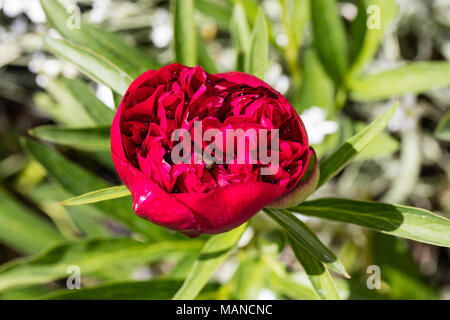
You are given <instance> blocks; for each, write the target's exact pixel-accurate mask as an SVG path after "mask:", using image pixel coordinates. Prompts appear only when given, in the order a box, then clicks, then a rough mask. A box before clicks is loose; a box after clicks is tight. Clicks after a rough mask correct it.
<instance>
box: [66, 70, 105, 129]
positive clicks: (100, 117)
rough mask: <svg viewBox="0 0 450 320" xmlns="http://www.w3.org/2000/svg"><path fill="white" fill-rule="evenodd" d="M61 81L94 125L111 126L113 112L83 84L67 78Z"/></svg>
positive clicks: (77, 80)
mask: <svg viewBox="0 0 450 320" xmlns="http://www.w3.org/2000/svg"><path fill="white" fill-rule="evenodd" d="M62 81H63V82H64V83H65V85H66V86H67V88H68V89H69V90H70V92H71V93H72V95H73V96H74V97H75V98H76V99H77V100H78V101H79V103H81V104H82V105H83V107H84V109H85V110H86V112H87V113H88V114H89V115H90V116H91V118H92V119H93V120H94V121H95V123H96V124H99V125H111V123H112V120H113V118H114V111H113V110H111V109H110V108H108V107H107V106H106V105H105V104H104V103H103V102H101V101H100V100H99V99H98V98H97V97H96V95H95V93H94V92H93V91H92V90H91V89H90V88H89V87H88V85H87V84H86V83H85V82H83V81H81V80H79V79H69V78H62Z"/></svg>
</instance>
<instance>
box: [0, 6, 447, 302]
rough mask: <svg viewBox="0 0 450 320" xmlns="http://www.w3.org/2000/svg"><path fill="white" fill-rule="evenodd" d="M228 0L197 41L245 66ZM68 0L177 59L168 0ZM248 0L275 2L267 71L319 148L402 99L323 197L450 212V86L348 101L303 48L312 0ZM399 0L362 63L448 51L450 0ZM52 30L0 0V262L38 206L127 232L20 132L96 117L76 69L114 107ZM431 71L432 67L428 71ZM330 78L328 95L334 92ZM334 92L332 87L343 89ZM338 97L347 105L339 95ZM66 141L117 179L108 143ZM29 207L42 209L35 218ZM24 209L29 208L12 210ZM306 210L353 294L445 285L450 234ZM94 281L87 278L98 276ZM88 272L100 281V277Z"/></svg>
mask: <svg viewBox="0 0 450 320" xmlns="http://www.w3.org/2000/svg"><path fill="white" fill-rule="evenodd" d="M233 2H234V1H232V0H223V1H214V0H195V10H196V11H195V18H196V23H197V29H198V36H199V38H200V39H201V40H202V41H201V43H202V46H204V47H203V48H201V49H200V50H205V52H208V53H209V58H210V59H209V60H207V59H206V60H203V61H204V62H206V63H210V65H205V63H202V64H203V65H204V66H205V68H206V69H207V70H208V69H209V70H212V71H218V72H224V71H230V70H237V69H239V68H240V67H239V63H240V57H239V55H240V52H239V50H238V49H236V48H237V45H236V37H235V35H233V30H230V19H231V16H232V9H233ZM61 3H63V4H64V5H65V7H66V8H67V12H68V14H70V15H72V16H73V17H74V20H73V22H74V23H76V22H77V20H76V19H77V14H78V13H79V14H80V17H81V21H82V22H81V23H84V22H87V23H90V24H97V25H101V26H102V27H103V28H105V29H107V30H109V31H112V32H114V33H115V34H116V35H118V36H120V37H121V38H122V39H124V40H125V41H126V42H127V43H129V44H131V45H133V46H135V47H139V48H141V49H142V50H143V51H145V52H146V53H147V54H148V56H149V57H151V59H152V61H153V63H154V65H155V66H160V65H164V64H167V63H170V62H172V61H173V60H174V54H173V48H172V37H173V22H172V15H171V10H170V4H169V1H156V0H154V1H150V0H135V1H126V0H123V1H122V0H79V1H75V0H67V1H61ZM243 3H244V6H247V5H248V3H252V4H251V5H258V4H259V5H260V6H261V7H262V8H263V9H264V12H265V13H266V16H267V19H268V22H269V26H270V41H271V48H270V65H269V66H268V68H267V71H266V72H265V76H264V79H265V80H266V81H267V82H268V83H269V84H271V85H272V86H273V87H274V88H275V89H276V90H278V91H280V92H281V93H283V94H285V95H286V96H287V97H288V98H289V100H290V101H291V103H292V104H293V105H294V107H295V108H296V110H297V111H298V112H299V113H300V114H301V115H302V118H303V120H304V122H305V125H306V127H307V129H308V133H309V136H310V142H311V144H313V145H314V147H315V148H316V150H317V152H318V154H319V157H320V158H323V157H324V156H326V155H329V154H330V153H331V152H332V151H333V150H334V149H335V148H336V147H337V146H338V145H340V143H341V142H342V141H344V140H345V139H346V138H348V137H350V136H351V135H353V134H354V133H355V132H357V131H358V130H359V129H360V128H362V127H363V124H364V123H366V122H368V121H370V120H372V119H374V118H375V117H376V116H377V115H378V114H380V113H381V112H383V111H384V110H386V109H387V107H389V106H391V105H392V104H393V102H394V101H395V100H400V107H399V111H398V112H397V113H396V115H395V116H394V118H393V119H392V121H391V122H390V124H389V125H388V130H385V131H384V133H383V134H382V135H380V136H379V137H378V138H377V139H376V141H374V143H372V144H371V145H370V146H369V147H368V148H367V149H366V150H365V151H364V152H363V153H362V154H361V155H359V156H358V158H357V160H356V161H353V162H352V163H351V164H350V165H348V166H347V167H346V168H345V170H344V171H343V172H342V173H341V174H340V175H339V176H338V177H336V178H335V179H333V180H332V181H331V182H330V183H328V184H327V185H326V186H324V187H323V188H321V189H320V190H319V191H318V192H317V193H315V194H314V197H322V196H337V197H345V198H352V199H361V200H379V201H386V202H393V203H398V204H407V205H413V206H417V207H421V208H424V209H427V210H430V211H432V212H436V213H439V214H442V215H443V216H446V217H450V184H449V181H450V142H449V141H448V136H447V138H441V137H439V136H438V135H436V134H435V130H436V127H437V126H438V123H439V121H440V120H441V119H442V118H443V117H444V115H445V114H446V113H447V112H448V110H449V109H450V88H449V87H448V86H447V87H445V86H444V87H440V88H438V89H433V90H428V91H427V92H425V93H421V94H404V95H401V96H395V97H392V98H382V99H378V100H377V99H374V100H376V101H367V102H362V101H358V99H355V100H352V99H342V101H340V100H339V88H337V89H336V88H335V89H333V81H332V80H330V79H329V78H327V77H326V76H324V74H325V71H324V69H323V68H322V67H321V66H320V65H318V64H317V57H316V56H315V55H314V53H312V52H311V51H310V50H308V46H309V44H310V43H311V41H312V37H313V35H312V31H311V27H310V25H309V16H310V13H309V11H308V10H309V8H308V6H305V7H304V9H305V10H303V11H301V12H300V14H299V17H294V18H293V19H288V18H287V16H286V15H287V13H286V11H287V9H286V8H288V4H289V3H290V1H288V0H286V1H283V0H263V1H256V0H255V1H253V0H249V1H245V0H244V1H243ZM251 5H248V6H250V7H251ZM397 5H398V11H397V13H396V14H395V13H394V14H393V15H394V16H395V17H394V18H393V19H392V22H391V23H390V24H389V26H388V27H387V28H386V29H385V30H384V37H383V39H382V41H381V45H380V47H379V49H378V50H377V53H376V56H375V57H374V59H373V60H372V61H370V63H368V64H367V65H366V66H365V72H367V73H375V72H379V71H382V70H387V69H390V68H393V67H396V66H400V65H402V64H404V63H405V61H446V60H447V61H450V0H398V1H397ZM338 8H339V13H340V15H341V17H342V19H343V21H344V27H345V32H346V34H348V35H350V34H352V33H353V31H352V27H351V26H352V25H353V22H354V21H355V19H357V15H358V1H339V2H338ZM249 12H252V10H251V9H250V10H249ZM302 14H304V17H303V18H302ZM254 15H256V11H255V12H254ZM252 20H254V16H251V15H250V14H249V23H250V25H251V23H252ZM302 24H304V25H302ZM296 28H297V29H296ZM293 30H294V31H293ZM295 30H302V32H296V31H295ZM43 34H50V35H51V36H54V37H59V34H58V32H57V31H56V30H54V29H52V28H51V27H50V24H49V23H48V22H47V21H46V15H45V13H44V11H43V9H42V8H41V5H40V2H39V1H38V0H0V264H3V263H5V262H8V261H11V260H13V259H15V258H17V257H21V256H24V255H28V254H32V253H36V252H39V250H38V249H40V248H38V249H35V248H30V247H29V246H27V243H23V242H24V239H23V237H22V236H16V235H15V234H14V232H9V231H11V230H12V229H14V228H20V227H21V226H26V225H27V224H34V223H37V222H35V220H34V217H36V216H37V217H39V223H41V222H42V221H43V222H45V224H47V222H48V223H49V224H51V225H52V226H54V228H55V229H57V230H58V234H59V235H62V237H64V238H67V239H77V238H80V237H84V236H86V235H89V236H105V235H111V234H113V235H116V236H122V235H127V234H129V231H128V230H127V229H126V228H125V227H124V226H122V225H120V224H118V223H116V222H115V221H113V220H111V219H108V218H105V217H104V216H103V215H102V214H101V213H100V212H98V210H96V209H95V208H90V207H71V208H65V207H63V206H62V205H61V204H60V203H59V201H61V200H63V199H65V198H67V197H69V196H70V195H71V193H70V192H67V190H65V189H64V188H63V187H61V186H60V184H58V183H56V182H55V181H54V179H52V178H51V177H49V175H48V173H47V172H46V170H45V169H44V168H43V167H42V166H41V165H40V164H39V163H38V162H36V161H34V160H33V159H32V158H31V157H29V156H28V155H27V154H26V153H25V152H24V150H23V148H22V146H21V141H20V139H21V137H23V136H29V130H30V129H32V128H34V127H37V126H40V125H45V124H54V123H57V124H64V125H77V124H79V123H83V121H84V123H86V122H88V121H87V120H86V118H89V115H88V114H86V112H84V111H82V108H79V107H78V105H79V104H80V103H83V101H81V100H82V99H79V96H77V94H74V90H73V88H74V87H76V85H77V84H80V83H79V82H77V81H79V80H80V79H82V80H83V85H84V87H83V88H82V89H83V90H87V91H83V92H87V93H86V94H90V95H91V96H92V97H91V98H92V99H96V100H95V101H96V103H98V104H100V106H101V108H109V110H110V113H111V114H110V116H112V114H113V109H114V98H113V93H112V92H111V90H110V89H109V88H108V87H106V86H104V85H100V84H97V83H94V82H92V81H90V80H88V79H87V78H86V77H85V76H83V75H82V74H80V73H79V71H78V69H77V68H76V67H74V66H73V65H72V64H70V63H68V62H65V61H63V60H62V59H59V58H57V57H55V56H54V55H53V54H51V53H48V52H47V51H46V50H44V49H43V43H42V35H43ZM292 38H301V41H297V42H296V43H297V44H298V43H300V44H301V45H297V46H298V47H296V46H295V45H292V42H291V39H292ZM211 61H212V62H211ZM315 61H316V63H315ZM211 63H212V64H211ZM444 72H445V71H444ZM306 79H315V80H311V81H306ZM399 79H400V80H399V81H401V78H399ZM432 80H433V79H429V78H424V79H423V80H422V81H423V82H424V83H426V82H429V81H432ZM330 87H331V91H332V94H331V97H330V95H328V92H329V91H330ZM75 92H76V91H75ZM306 93H309V94H306ZM311 95H315V96H313V97H311ZM334 96H337V99H336V100H335V99H334ZM339 103H342V105H341V106H339V108H338V109H335V108H334V106H335V105H336V104H339ZM105 110H106V109H105ZM336 110H337V111H336ZM105 112H106V113H108V112H107V111H105ZM57 149H58V150H59V151H60V152H61V153H62V154H64V155H65V156H66V157H67V158H68V159H70V160H72V161H74V162H76V163H78V164H81V165H82V166H83V167H85V168H88V169H89V170H91V171H93V172H96V173H97V174H98V175H100V176H101V177H102V178H103V179H105V180H106V181H108V182H110V183H113V184H118V183H119V180H118V179H117V177H116V176H115V174H114V170H113V168H112V165H111V161H110V159H109V155H108V152H105V151H96V150H76V148H75V149H74V148H68V147H62V146H58V147H57ZM74 183H75V182H74ZM86 212H89V215H86ZM31 214H32V215H33V219H31V218H30V219H29V220H27V219H28V218H29V215H31ZM129 214H132V213H131V212H130V213H129ZM87 216H88V217H90V218H86V217H87ZM18 217H20V218H21V219H23V220H22V221H21V222H17V224H16V221H15V218H18ZM92 217H95V219H92ZM302 219H303V220H304V221H307V223H308V225H309V226H310V227H311V228H312V229H313V230H314V231H315V232H316V234H317V235H318V236H319V238H320V239H321V240H322V241H323V242H324V243H325V244H327V245H328V246H329V247H331V248H332V249H333V251H334V252H335V253H336V254H337V255H338V256H339V257H340V258H341V260H342V261H343V263H344V265H345V266H346V268H347V271H348V272H349V273H350V274H352V279H351V280H350V281H348V282H346V283H342V284H341V283H340V282H338V284H339V286H340V287H342V288H341V289H342V290H343V292H346V293H347V297H350V298H389V299H416V298H418V299H422V298H423V299H450V251H449V249H448V248H440V247H436V246H431V245H427V244H422V243H418V242H413V241H406V240H399V239H397V238H394V237H391V236H387V235H382V234H379V233H374V232H371V231H368V230H366V229H362V228H360V227H357V226H353V225H348V224H342V223H333V222H329V221H324V220H320V219H316V218H311V217H309V218H307V217H302ZM262 223H268V222H267V221H265V220H264V219H263V218H256V219H254V220H252V226H251V228H249V230H250V231H248V232H246V234H245V236H246V237H247V242H248V243H253V242H255V241H258V244H256V245H255V246H254V247H257V248H259V247H260V246H263V245H264V241H263V240H257V239H259V237H261V239H263V238H262V235H261V234H260V224H262ZM52 228H53V227H52ZM8 230H9V231H8ZM24 232H25V233H26V232H27V230H26V229H25V230H24ZM59 235H58V236H57V237H60V236H59ZM38 237H39V235H36V238H38ZM36 241H37V242H39V240H38V239H37V240H36ZM244 246H245V244H244ZM252 252H253V251H251V250H250V249H249V250H248V253H247V255H248V256H250V257H252V255H253V253H252ZM236 259H238V258H234V259H230V261H228V262H227V263H225V264H224V265H223V266H222V267H221V270H220V272H219V273H218V274H217V275H216V278H215V279H216V281H217V282H218V283H224V282H226V281H227V279H229V278H230V277H233V275H234V277H238V276H237V275H235V270H236V268H237V267H236V265H237V263H236ZM280 261H282V262H283V263H284V264H285V265H287V266H288V268H290V269H291V270H292V271H293V272H294V273H295V272H296V271H299V270H301V267H300V266H299V265H298V263H297V264H296V262H295V257H294V256H293V255H292V253H291V252H290V251H289V250H285V251H283V252H282V253H281V255H280ZM371 264H377V265H380V266H381V268H382V270H384V271H383V287H382V289H381V290H378V291H368V290H367V289H365V288H363V287H364V286H365V285H364V283H365V279H366V277H367V273H366V268H367V266H368V265H371ZM172 267H173V266H172V265H171V264H170V263H169V262H168V263H164V261H163V262H160V263H158V264H156V265H155V264H152V265H144V266H141V267H139V268H134V269H133V270H132V275H130V276H129V277H132V278H133V279H144V280H145V279H150V278H152V277H154V276H155V275H158V274H161V273H165V272H166V271H167V270H170V269H171V268H172ZM247 267H248V266H247ZM242 272H244V271H242ZM91 280H92V279H91ZM303 280H304V275H302V273H301V272H299V273H298V281H299V282H302V281H303ZM86 281H87V284H88V285H89V279H86ZM92 281H93V283H94V284H95V283H96V282H95V281H96V280H95V279H94V280H92ZM278 285H279V286H281V285H282V284H280V283H278ZM59 287H60V284H58V283H54V284H52V285H50V287H41V288H38V289H36V288H33V290H31V289H30V291H29V292H28V291H27V292H26V293H24V292H10V293H7V292H5V293H3V294H2V293H0V298H15V297H26V298H28V297H36V296H38V295H39V294H38V293H41V294H46V293H48V292H50V291H52V290H55V289H57V288H59ZM275 287H276V286H275ZM239 290H241V291H239ZM239 290H238V289H236V291H232V292H234V297H238V298H283V297H289V294H280V293H278V292H277V291H276V290H274V289H273V288H267V286H264V285H262V286H261V288H259V289H258V290H256V291H255V290H254V289H252V290H253V291H252V290H250V289H246V290H247V291H245V290H244V289H242V288H241V289H239ZM30 292H32V294H31V293H30ZM236 292H238V293H236ZM239 292H241V293H239ZM242 292H244V293H242ZM255 292H256V293H255ZM28 294H29V295H28ZM231 296H233V294H232V295H231ZM225 297H227V296H226V295H225ZM291 297H292V296H291Z"/></svg>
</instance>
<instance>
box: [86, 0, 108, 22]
mask: <svg viewBox="0 0 450 320" xmlns="http://www.w3.org/2000/svg"><path fill="white" fill-rule="evenodd" d="M110 7H111V0H95V1H94V4H93V6H92V10H91V12H90V13H89V20H91V22H94V23H100V22H102V21H103V20H105V18H106V14H107V13H108V11H109V9H110Z"/></svg>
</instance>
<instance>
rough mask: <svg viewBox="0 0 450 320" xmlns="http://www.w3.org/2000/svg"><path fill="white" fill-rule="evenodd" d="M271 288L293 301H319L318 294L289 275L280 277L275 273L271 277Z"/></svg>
mask: <svg viewBox="0 0 450 320" xmlns="http://www.w3.org/2000/svg"><path fill="white" fill-rule="evenodd" d="M270 288H271V289H272V290H274V291H275V292H277V293H279V294H282V295H283V296H286V297H288V298H290V299H293V300H317V294H316V293H315V292H314V291H313V290H311V289H310V288H308V287H306V286H304V285H302V284H300V283H297V282H296V281H294V280H293V279H292V278H291V277H290V276H289V275H286V276H284V277H280V276H279V275H277V274H275V273H273V274H272V276H271V277H270Z"/></svg>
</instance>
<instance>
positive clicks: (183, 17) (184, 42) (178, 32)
mask: <svg viewBox="0 0 450 320" xmlns="http://www.w3.org/2000/svg"><path fill="white" fill-rule="evenodd" d="M172 1H173V2H172V7H173V28H174V42H173V45H174V50H175V60H176V62H179V63H181V64H184V65H186V66H191V67H192V66H195V65H196V64H197V32H196V29H195V19H194V3H193V0H172Z"/></svg>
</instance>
